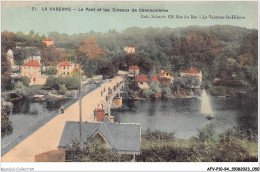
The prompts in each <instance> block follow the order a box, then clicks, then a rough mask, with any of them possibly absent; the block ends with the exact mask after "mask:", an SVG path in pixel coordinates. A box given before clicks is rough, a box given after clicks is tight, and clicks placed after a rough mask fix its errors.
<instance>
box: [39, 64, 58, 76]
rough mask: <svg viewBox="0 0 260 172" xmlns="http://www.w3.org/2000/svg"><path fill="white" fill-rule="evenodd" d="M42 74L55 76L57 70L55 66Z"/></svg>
mask: <svg viewBox="0 0 260 172" xmlns="http://www.w3.org/2000/svg"><path fill="white" fill-rule="evenodd" d="M42 74H45V75H56V74H57V68H56V66H50V67H49V68H48V69H46V71H43V72H42Z"/></svg>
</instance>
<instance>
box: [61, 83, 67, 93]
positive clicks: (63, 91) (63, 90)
mask: <svg viewBox="0 0 260 172" xmlns="http://www.w3.org/2000/svg"><path fill="white" fill-rule="evenodd" d="M67 92H68V89H67V88H66V86H65V84H62V85H61V86H60V90H59V93H60V94H64V95H65V94H66V93H67Z"/></svg>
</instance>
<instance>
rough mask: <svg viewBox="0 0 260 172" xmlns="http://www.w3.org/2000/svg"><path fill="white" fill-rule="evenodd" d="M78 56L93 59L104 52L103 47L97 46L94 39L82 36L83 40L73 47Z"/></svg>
mask: <svg viewBox="0 0 260 172" xmlns="http://www.w3.org/2000/svg"><path fill="white" fill-rule="evenodd" d="M75 51H76V54H77V57H78V58H88V59H94V58H97V57H102V56H104V55H105V54H106V51H105V49H103V48H100V47H98V45H97V43H96V39H95V38H92V39H89V38H84V39H83V41H82V42H81V43H80V44H79V45H78V46H77V47H76V48H75Z"/></svg>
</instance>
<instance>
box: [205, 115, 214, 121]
mask: <svg viewBox="0 0 260 172" xmlns="http://www.w3.org/2000/svg"><path fill="white" fill-rule="evenodd" d="M213 118H214V116H213V115H208V116H206V119H207V120H209V121H210V120H212V119H213Z"/></svg>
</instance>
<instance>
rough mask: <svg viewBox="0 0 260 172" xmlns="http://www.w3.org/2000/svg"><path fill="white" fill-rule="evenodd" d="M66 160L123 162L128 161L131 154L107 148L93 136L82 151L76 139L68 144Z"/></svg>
mask: <svg viewBox="0 0 260 172" xmlns="http://www.w3.org/2000/svg"><path fill="white" fill-rule="evenodd" d="M66 160H67V161H72V162H123V161H130V160H131V156H127V155H120V154H118V153H116V152H114V151H112V150H110V149H108V148H107V147H106V145H104V144H103V143H102V141H101V140H100V139H99V138H97V137H93V138H91V139H90V141H89V142H88V146H87V147H86V148H85V149H84V150H83V151H81V150H80V147H79V143H78V142H77V141H75V142H73V144H72V145H70V146H68V147H67V151H66Z"/></svg>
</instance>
